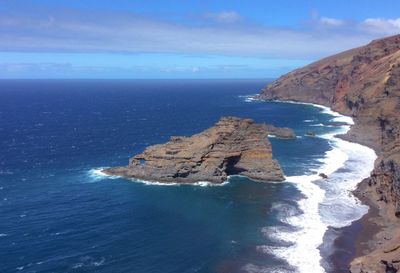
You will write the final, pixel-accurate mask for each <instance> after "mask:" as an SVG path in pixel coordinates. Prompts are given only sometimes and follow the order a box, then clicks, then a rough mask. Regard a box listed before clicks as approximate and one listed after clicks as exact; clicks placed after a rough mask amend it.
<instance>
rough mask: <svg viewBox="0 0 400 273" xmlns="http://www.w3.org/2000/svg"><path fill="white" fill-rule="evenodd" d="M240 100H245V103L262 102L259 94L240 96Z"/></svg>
mask: <svg viewBox="0 0 400 273" xmlns="http://www.w3.org/2000/svg"><path fill="white" fill-rule="evenodd" d="M238 97H239V98H241V99H243V100H244V101H245V102H254V101H260V99H258V98H257V94H253V95H241V96H238Z"/></svg>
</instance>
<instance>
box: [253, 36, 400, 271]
mask: <svg viewBox="0 0 400 273" xmlns="http://www.w3.org/2000/svg"><path fill="white" fill-rule="evenodd" d="M399 95H400V35H396V36H392V37H388V38H384V39H380V40H375V41H372V42H371V43H369V44H368V45H365V46H362V47H359V48H355V49H352V50H348V51H346V52H343V53H340V54H337V55H334V56H331V57H328V58H325V59H322V60H320V61H317V62H315V63H312V64H310V65H308V66H306V67H303V68H300V69H297V70H295V71H293V72H291V73H288V74H286V75H284V76H282V77H280V78H279V79H278V80H276V81H274V82H273V83H271V84H269V85H268V86H267V87H266V88H264V89H263V90H262V93H261V94H260V97H261V98H263V99H272V100H274V99H279V100H293V101H301V102H311V103H317V104H322V105H325V106H328V107H331V108H332V109H334V110H335V111H338V112H340V113H342V114H345V115H349V116H352V117H353V118H354V120H355V125H354V126H352V128H351V130H350V131H349V132H348V134H347V135H345V136H344V138H345V139H348V140H351V141H355V142H358V143H361V144H364V145H368V146H370V147H372V148H373V149H374V150H375V151H376V152H377V154H378V159H377V160H376V162H375V169H374V170H373V171H372V173H371V177H370V178H369V179H366V180H365V181H363V183H362V184H361V186H360V188H359V190H358V192H357V194H358V195H359V196H360V197H365V198H367V200H368V203H369V204H370V205H372V206H375V207H376V208H378V211H379V216H377V218H376V217H375V218H371V219H370V223H371V224H372V223H375V224H376V225H378V226H380V227H381V232H379V233H378V234H376V235H375V237H374V238H371V240H370V242H365V243H366V244H368V246H369V247H368V248H367V249H366V251H365V253H364V254H365V255H364V256H361V257H358V258H357V259H355V260H354V261H353V262H352V264H351V272H353V273H358V272H397V271H388V270H392V269H391V268H395V269H396V270H397V269H398V267H399V264H400V261H399V260H400V234H399V233H400V232H399V228H400V223H399V222H400V219H399V217H400V168H399V164H400V122H399V117H400V98H399ZM396 229H397V232H396ZM381 260H383V261H381Z"/></svg>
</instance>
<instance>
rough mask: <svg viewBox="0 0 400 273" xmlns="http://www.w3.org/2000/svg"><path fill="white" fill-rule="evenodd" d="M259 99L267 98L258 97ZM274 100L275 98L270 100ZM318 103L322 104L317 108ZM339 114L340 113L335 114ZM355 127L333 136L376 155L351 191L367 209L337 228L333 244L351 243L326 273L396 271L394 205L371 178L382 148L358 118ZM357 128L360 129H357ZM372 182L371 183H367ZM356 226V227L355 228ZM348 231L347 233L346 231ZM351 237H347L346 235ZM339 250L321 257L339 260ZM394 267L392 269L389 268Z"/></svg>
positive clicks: (399, 248) (399, 231)
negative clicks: (385, 198) (350, 240)
mask: <svg viewBox="0 0 400 273" xmlns="http://www.w3.org/2000/svg"><path fill="white" fill-rule="evenodd" d="M259 99H260V100H268V99H265V98H263V97H262V96H259ZM270 101H277V100H270ZM279 101H281V102H283V103H285V102H289V103H300V104H307V105H314V106H317V107H320V108H325V107H326V108H328V109H330V108H329V107H328V106H324V105H318V104H315V103H307V102H297V101H284V100H283V101H282V100H279ZM321 106H322V107H321ZM339 114H340V113H339ZM354 121H355V122H354V124H353V126H354V128H355V130H349V131H348V132H346V133H345V134H341V135H338V136H336V137H337V138H339V139H342V140H345V141H348V142H351V143H355V144H359V145H362V146H364V147H367V148H369V149H371V150H373V151H374V152H375V154H376V158H375V160H374V166H373V167H372V168H371V170H370V171H369V175H368V177H365V179H360V180H359V181H358V183H357V186H356V188H355V189H354V190H352V191H351V193H352V194H353V195H354V196H356V197H357V198H358V199H359V200H360V201H361V203H362V204H364V205H366V206H368V211H367V212H366V213H365V214H364V215H363V216H362V217H361V218H360V219H358V220H355V221H353V222H352V223H351V224H350V225H349V226H347V227H343V228H340V229H338V231H339V235H338V236H337V238H335V240H334V242H333V243H334V244H336V245H334V246H335V247H336V246H337V247H339V248H342V244H341V242H342V241H343V240H345V239H346V238H347V239H349V238H350V239H353V238H355V239H354V240H353V241H354V246H353V245H352V246H349V247H348V248H347V250H346V251H345V252H346V254H345V258H344V259H346V260H347V261H349V263H347V264H346V265H343V264H341V263H340V262H332V263H331V265H332V264H335V266H336V267H334V268H329V267H327V270H328V271H327V272H329V273H348V272H352V273H361V272H377V273H378V272H379V273H381V272H382V273H383V272H396V271H388V270H397V269H396V268H397V267H398V266H399V264H400V258H399V252H400V245H399V243H398V242H400V222H399V221H398V218H396V216H395V211H394V210H395V208H394V206H393V204H392V203H391V202H384V200H382V199H381V198H382V195H381V194H382V192H381V189H379V188H378V186H379V184H378V185H377V184H376V182H375V181H374V175H377V174H378V175H380V174H379V172H378V173H377V174H376V168H377V166H376V165H375V164H376V163H377V162H378V160H380V159H382V150H381V149H382V147H381V146H380V145H379V144H378V143H376V141H373V139H368V138H365V137H364V136H368V127H366V128H364V127H363V125H362V124H363V122H362V120H361V121H360V120H359V119H358V118H355V119H354ZM360 127H361V128H360ZM351 129H353V128H351ZM371 183H372V185H371ZM357 226H358V228H357ZM349 232H350V233H349ZM349 236H351V237H349ZM342 254H343V253H339V252H338V251H334V252H333V253H331V254H330V255H326V256H325V258H328V259H330V260H331V261H332V260H333V261H335V260H338V259H339V260H340V259H343V256H341V255H342ZM393 268H394V269H393Z"/></svg>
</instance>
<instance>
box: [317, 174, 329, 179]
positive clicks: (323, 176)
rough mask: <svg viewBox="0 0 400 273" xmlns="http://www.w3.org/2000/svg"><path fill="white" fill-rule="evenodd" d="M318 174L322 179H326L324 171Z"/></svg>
mask: <svg viewBox="0 0 400 273" xmlns="http://www.w3.org/2000/svg"><path fill="white" fill-rule="evenodd" d="M318 175H319V176H320V177H321V178H323V179H328V176H327V175H326V174H324V173H320V174H318Z"/></svg>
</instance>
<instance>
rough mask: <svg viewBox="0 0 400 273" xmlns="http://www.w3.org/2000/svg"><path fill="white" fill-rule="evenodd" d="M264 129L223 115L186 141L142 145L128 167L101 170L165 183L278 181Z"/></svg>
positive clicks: (280, 177)
mask: <svg viewBox="0 0 400 273" xmlns="http://www.w3.org/2000/svg"><path fill="white" fill-rule="evenodd" d="M267 128H268V127H267V125H265V124H256V123H255V122H254V121H253V120H251V119H241V118H236V117H223V118H221V119H220V120H219V121H218V122H217V123H216V124H215V126H213V127H211V128H209V129H207V130H205V131H203V132H201V133H199V134H196V135H193V136H191V137H177V136H174V137H171V139H170V141H168V142H167V143H165V144H159V145H154V146H150V147H147V148H146V149H145V151H144V152H143V153H141V154H138V155H136V156H134V157H132V158H131V159H130V160H129V165H128V166H124V167H115V168H109V169H105V170H103V172H104V173H106V174H110V175H118V176H123V177H126V178H135V179H143V180H147V181H158V182H164V183H194V182H199V181H208V182H212V183H222V182H224V181H226V180H227V177H228V176H229V175H244V176H247V177H249V178H251V179H254V180H259V181H282V180H284V176H283V172H282V170H281V168H280V166H279V164H278V162H277V161H275V160H274V159H273V158H272V148H271V144H270V142H269V141H268V139H267V136H268V131H267Z"/></svg>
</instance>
